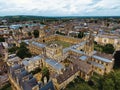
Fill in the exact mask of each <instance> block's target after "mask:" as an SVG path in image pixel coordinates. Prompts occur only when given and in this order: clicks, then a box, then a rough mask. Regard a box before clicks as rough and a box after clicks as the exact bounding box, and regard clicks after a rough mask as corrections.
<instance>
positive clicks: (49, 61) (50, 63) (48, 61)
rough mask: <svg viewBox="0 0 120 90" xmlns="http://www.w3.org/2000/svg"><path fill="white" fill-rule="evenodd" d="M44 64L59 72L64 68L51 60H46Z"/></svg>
mask: <svg viewBox="0 0 120 90" xmlns="http://www.w3.org/2000/svg"><path fill="white" fill-rule="evenodd" d="M45 62H46V63H47V64H49V65H50V66H52V67H53V68H55V69H57V70H61V69H63V68H64V66H63V65H62V64H60V63H59V62H57V61H55V60H52V59H46V60H45Z"/></svg>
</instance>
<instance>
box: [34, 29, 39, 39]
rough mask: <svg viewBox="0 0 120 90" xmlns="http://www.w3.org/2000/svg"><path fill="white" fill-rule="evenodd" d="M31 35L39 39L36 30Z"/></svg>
mask: <svg viewBox="0 0 120 90" xmlns="http://www.w3.org/2000/svg"><path fill="white" fill-rule="evenodd" d="M33 35H34V37H35V38H38V37H39V31H38V30H34V32H33Z"/></svg>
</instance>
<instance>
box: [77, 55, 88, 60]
mask: <svg viewBox="0 0 120 90" xmlns="http://www.w3.org/2000/svg"><path fill="white" fill-rule="evenodd" d="M87 58H88V57H87V56H80V57H79V59H80V60H82V61H85V60H86V59H87Z"/></svg>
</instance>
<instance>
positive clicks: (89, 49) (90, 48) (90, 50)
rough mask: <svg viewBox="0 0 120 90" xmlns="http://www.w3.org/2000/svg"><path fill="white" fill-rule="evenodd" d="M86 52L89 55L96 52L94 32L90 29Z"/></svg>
mask: <svg viewBox="0 0 120 90" xmlns="http://www.w3.org/2000/svg"><path fill="white" fill-rule="evenodd" d="M84 51H85V54H86V55H88V56H92V55H93V52H94V36H93V35H92V32H91V31H90V34H89V35H88V38H87V40H86V44H85V47H84Z"/></svg>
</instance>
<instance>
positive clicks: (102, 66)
mask: <svg viewBox="0 0 120 90" xmlns="http://www.w3.org/2000/svg"><path fill="white" fill-rule="evenodd" d="M88 62H89V63H90V64H91V65H94V66H96V67H99V68H101V69H105V67H104V65H102V64H99V63H96V62H93V61H88Z"/></svg>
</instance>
